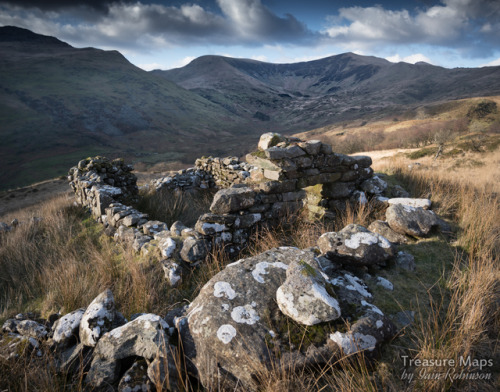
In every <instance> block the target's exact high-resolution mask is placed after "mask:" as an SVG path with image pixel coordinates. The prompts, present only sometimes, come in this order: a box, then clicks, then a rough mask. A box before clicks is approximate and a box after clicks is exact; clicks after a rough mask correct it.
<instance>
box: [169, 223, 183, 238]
mask: <svg viewBox="0 0 500 392" xmlns="http://www.w3.org/2000/svg"><path fill="white" fill-rule="evenodd" d="M184 229H187V227H186V226H185V225H184V224H183V223H182V222H181V221H175V222H174V223H172V226H170V231H171V232H172V234H175V235H181V233H182V230H184Z"/></svg>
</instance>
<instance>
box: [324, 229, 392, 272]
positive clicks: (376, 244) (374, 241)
mask: <svg viewBox="0 0 500 392" xmlns="http://www.w3.org/2000/svg"><path fill="white" fill-rule="evenodd" d="M318 246H319V248H320V250H321V252H322V253H323V254H325V255H326V257H328V258H329V259H331V260H333V261H336V262H340V263H342V264H351V265H385V262H386V261H387V260H389V259H390V258H391V257H393V255H394V248H393V245H392V244H391V243H390V242H389V241H388V240H387V239H386V238H384V237H383V236H381V235H380V234H377V233H372V232H371V231H369V230H367V229H366V228H364V227H363V226H361V225H357V224H350V225H347V226H346V227H344V228H343V229H342V230H341V231H339V232H330V233H325V234H323V235H322V236H321V237H319V239H318Z"/></svg>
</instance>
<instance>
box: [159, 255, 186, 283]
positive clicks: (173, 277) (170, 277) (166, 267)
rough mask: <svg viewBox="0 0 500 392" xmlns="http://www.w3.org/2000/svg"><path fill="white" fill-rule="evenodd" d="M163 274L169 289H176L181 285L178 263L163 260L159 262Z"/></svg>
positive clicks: (180, 270)
mask: <svg viewBox="0 0 500 392" xmlns="http://www.w3.org/2000/svg"><path fill="white" fill-rule="evenodd" d="M160 263H161V266H162V268H163V272H165V279H166V280H167V282H168V283H169V285H170V287H177V286H179V285H180V284H181V283H182V275H183V274H182V267H181V265H180V263H178V262H176V261H175V260H170V259H164V260H161V261H160Z"/></svg>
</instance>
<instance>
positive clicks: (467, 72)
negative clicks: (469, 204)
mask: <svg viewBox="0 0 500 392" xmlns="http://www.w3.org/2000/svg"><path fill="white" fill-rule="evenodd" d="M153 73H155V74H157V75H160V76H163V77H164V78H166V79H168V80H171V81H173V82H175V83H177V84H179V85H180V86H182V87H184V88H186V89H190V90H191V91H193V92H197V93H198V94H200V95H201V96H203V97H205V98H207V99H209V100H211V101H213V102H215V103H218V104H221V105H224V106H225V107H226V108H227V109H228V110H230V111H232V112H234V113H236V114H238V115H240V116H242V117H244V118H247V119H251V118H254V119H255V118H256V119H260V120H261V121H264V122H267V123H268V124H269V127H272V128H274V129H276V130H278V131H279V130H284V131H286V132H289V131H290V130H295V131H299V130H304V129H305V130H310V129H313V128H318V127H320V126H324V125H328V124H332V123H337V122H340V121H346V120H354V119H359V118H363V119H366V118H372V119H373V118H380V117H383V116H385V115H391V114H394V113H399V112H402V111H405V110H407V109H408V108H409V107H415V106H418V105H422V104H428V103H431V102H437V101H440V100H451V99H459V98H468V97H474V96H483V95H494V94H499V93H500V67H485V68H477V69H464V68H456V69H446V68H442V67H437V66H433V65H430V64H426V63H417V64H415V65H412V64H407V63H397V64H394V63H391V62H389V61H387V60H384V59H380V58H376V57H367V56H359V55H356V54H353V53H345V54H341V55H337V56H332V57H328V58H324V59H321V60H316V61H309V62H302V63H294V64H269V63H264V62H260V61H254V60H248V59H234V58H227V57H221V56H203V57H200V58H198V59H196V60H194V61H192V62H191V63H190V64H188V65H187V66H185V67H183V68H178V69H173V70H168V71H153Z"/></svg>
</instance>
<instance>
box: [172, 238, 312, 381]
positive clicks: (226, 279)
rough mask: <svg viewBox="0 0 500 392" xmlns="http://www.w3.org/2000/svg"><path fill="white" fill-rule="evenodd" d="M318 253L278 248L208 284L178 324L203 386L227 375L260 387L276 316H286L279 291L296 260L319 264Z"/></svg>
mask: <svg viewBox="0 0 500 392" xmlns="http://www.w3.org/2000/svg"><path fill="white" fill-rule="evenodd" d="M314 257H315V255H314V253H313V252H309V251H301V250H298V249H295V248H279V249H272V250H270V251H267V252H264V253H263V254H261V255H259V256H255V257H250V258H247V259H243V260H239V261H237V262H235V263H232V264H229V265H228V266H227V267H226V268H225V269H224V270H222V271H221V272H219V273H218V274H217V275H215V276H214V277H213V278H212V279H210V280H209V281H208V282H207V283H206V284H205V286H204V287H203V288H202V289H201V291H200V294H199V295H198V297H197V298H196V299H195V300H194V301H193V302H192V303H191V305H190V306H189V308H188V310H187V312H186V315H185V316H184V317H182V318H180V319H178V322H177V327H178V328H179V331H180V333H181V336H182V340H183V341H182V344H183V347H184V351H185V353H186V355H187V357H188V362H192V364H193V365H194V369H193V371H197V372H198V376H199V378H200V379H201V382H202V384H203V385H205V386H207V385H210V382H211V381H212V379H213V378H217V377H218V375H220V374H225V375H230V377H229V378H230V379H233V380H239V381H235V383H236V382H239V384H240V386H241V385H243V386H244V387H245V388H250V389H255V388H256V382H255V377H256V375H257V374H258V372H259V369H262V368H261V367H259V366H261V364H264V366H266V365H269V363H270V350H269V347H268V346H267V344H266V341H267V340H268V339H270V338H272V336H273V334H274V332H273V329H275V327H274V326H273V325H274V324H273V320H272V319H273V318H275V317H277V315H278V316H279V315H281V312H280V311H279V309H278V306H277V304H276V290H277V289H278V287H280V286H281V284H282V283H283V282H284V281H285V279H286V270H287V269H288V265H289V264H290V263H292V262H293V261H294V260H295V261H296V262H299V261H300V260H304V261H305V262H312V263H313V262H314ZM235 358H239V360H235Z"/></svg>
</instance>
